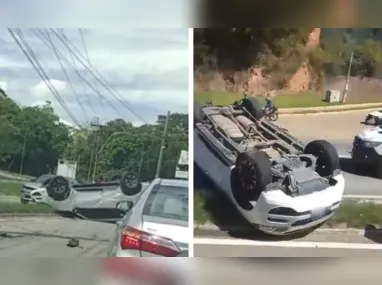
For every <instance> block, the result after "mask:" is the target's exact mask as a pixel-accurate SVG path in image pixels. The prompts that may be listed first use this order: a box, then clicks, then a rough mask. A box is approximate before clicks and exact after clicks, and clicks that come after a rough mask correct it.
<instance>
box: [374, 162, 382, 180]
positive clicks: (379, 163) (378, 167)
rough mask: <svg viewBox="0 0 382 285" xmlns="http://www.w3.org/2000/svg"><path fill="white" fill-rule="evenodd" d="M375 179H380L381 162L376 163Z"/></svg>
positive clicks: (381, 171) (381, 175) (381, 172)
mask: <svg viewBox="0 0 382 285" xmlns="http://www.w3.org/2000/svg"><path fill="white" fill-rule="evenodd" d="M375 177H376V178H378V179H382V161H381V160H380V161H378V163H377V165H376V168H375Z"/></svg>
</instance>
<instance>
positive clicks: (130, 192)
mask: <svg viewBox="0 0 382 285" xmlns="http://www.w3.org/2000/svg"><path fill="white" fill-rule="evenodd" d="M119 185H120V187H121V191H122V193H123V194H125V195H126V196H134V195H137V194H138V193H140V192H141V190H142V183H141V181H140V179H139V176H138V174H137V173H134V172H126V173H125V174H123V175H122V177H121V180H120V181H119Z"/></svg>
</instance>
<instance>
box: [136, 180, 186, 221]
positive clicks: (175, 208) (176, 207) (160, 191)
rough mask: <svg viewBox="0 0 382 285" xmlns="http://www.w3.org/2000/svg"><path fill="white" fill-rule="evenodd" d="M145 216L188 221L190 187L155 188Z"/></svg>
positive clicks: (144, 211) (149, 199)
mask: <svg viewBox="0 0 382 285" xmlns="http://www.w3.org/2000/svg"><path fill="white" fill-rule="evenodd" d="M143 214H144V215H146V216H152V217H158V218H167V219H174V220H181V221H188V187H180V186H164V185H157V186H155V187H154V189H153V190H152V191H151V193H150V195H149V197H148V199H147V201H146V204H145V207H144V210H143Z"/></svg>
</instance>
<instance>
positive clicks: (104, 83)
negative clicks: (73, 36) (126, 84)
mask: <svg viewBox="0 0 382 285" xmlns="http://www.w3.org/2000/svg"><path fill="white" fill-rule="evenodd" d="M51 31H52V32H53V33H54V34H55V35H56V37H57V38H58V39H60V41H61V42H62V43H63V44H64V45H65V46H66V47H67V49H68V50H69V51H70V52H72V53H73V54H74V56H75V57H76V58H77V60H78V61H79V62H80V63H81V64H82V65H83V66H84V67H85V68H86V69H87V70H88V71H89V72H90V73H91V74H92V75H93V76H94V77H95V78H96V80H97V81H98V82H100V83H101V85H102V86H103V87H104V88H105V89H106V90H108V91H109V92H110V94H111V95H112V96H113V97H114V98H115V99H117V100H118V101H119V102H120V103H121V104H122V105H123V106H125V107H126V108H127V109H128V110H129V111H130V112H131V113H132V114H133V115H134V116H135V117H137V118H138V119H140V120H141V121H142V122H144V123H145V124H148V122H147V121H146V120H145V119H143V118H142V117H141V116H140V115H138V114H137V113H136V112H135V111H134V110H133V108H132V106H131V105H130V104H129V103H128V102H127V101H126V100H124V99H123V96H122V95H121V94H119V92H118V91H117V90H116V89H115V88H114V87H112V86H111V85H110V84H109V83H108V82H107V80H106V79H105V77H104V76H103V75H102V74H101V73H100V72H99V71H98V70H97V69H96V68H95V67H94V66H93V65H91V64H89V65H90V68H89V67H88V66H87V65H86V64H85V63H84V62H83V61H82V60H81V58H80V57H79V56H78V55H77V54H76V53H75V52H74V51H73V49H74V50H75V51H77V52H78V49H77V48H76V47H75V46H74V45H73V44H72V43H71V42H70V41H68V43H69V44H70V45H71V46H72V47H70V46H69V45H68V43H67V42H66V41H65V40H64V39H63V38H62V37H61V36H60V35H59V34H58V33H57V32H56V31H55V30H54V29H51ZM72 48H73V49H72ZM79 54H80V56H81V57H82V58H83V59H84V57H83V56H82V55H81V53H79ZM85 60H86V59H85ZM92 69H93V70H92ZM96 74H97V75H98V76H99V78H98V77H97V76H96ZM120 97H121V98H120Z"/></svg>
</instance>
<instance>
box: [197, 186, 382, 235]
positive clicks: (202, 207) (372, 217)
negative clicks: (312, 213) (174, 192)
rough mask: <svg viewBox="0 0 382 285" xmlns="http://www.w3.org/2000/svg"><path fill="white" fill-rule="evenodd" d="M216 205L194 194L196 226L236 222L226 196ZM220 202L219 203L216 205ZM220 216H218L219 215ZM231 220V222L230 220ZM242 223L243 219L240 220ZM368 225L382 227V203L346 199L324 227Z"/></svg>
mask: <svg viewBox="0 0 382 285" xmlns="http://www.w3.org/2000/svg"><path fill="white" fill-rule="evenodd" d="M212 203H213V204H215V206H212V207H211V205H208V204H211V201H207V200H206V199H205V198H204V195H202V194H201V193H200V192H195V195H194V227H195V228H198V227H199V226H201V225H204V224H206V223H207V222H211V223H216V221H218V222H219V223H220V224H222V222H223V223H227V224H226V225H232V224H235V225H237V224H236V222H233V221H232V215H234V214H233V211H234V210H233V209H232V208H233V207H232V206H231V205H228V201H225V198H222V199H216V201H214V202H212ZM216 204H218V205H216ZM213 208H219V209H221V211H222V212H223V213H216V211H215V212H212V211H211V209H213ZM223 209H224V210H223ZM222 215H224V216H225V217H222ZM217 216H218V217H217ZM228 220H229V222H228ZM237 223H238V224H242V221H238V222H237ZM367 225H374V226H375V227H382V204H377V203H373V202H365V203H360V202H357V201H351V200H345V201H343V202H342V203H341V205H340V207H339V208H338V209H337V211H336V213H335V215H334V217H333V218H331V219H330V220H329V221H327V222H326V223H325V225H324V227H329V228H357V229H364V228H365V227H366V226H367Z"/></svg>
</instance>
